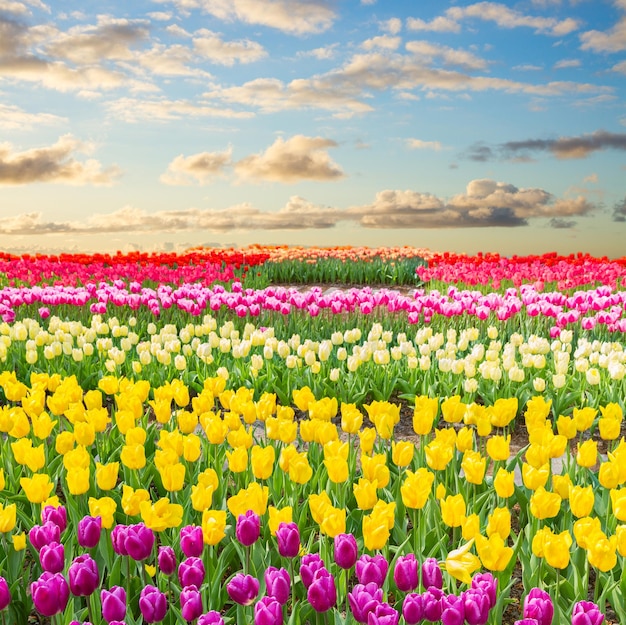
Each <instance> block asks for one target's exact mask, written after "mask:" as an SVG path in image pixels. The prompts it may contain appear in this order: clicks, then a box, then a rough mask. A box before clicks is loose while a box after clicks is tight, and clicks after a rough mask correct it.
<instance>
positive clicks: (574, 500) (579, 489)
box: [569, 486, 594, 518]
mask: <svg viewBox="0 0 626 625" xmlns="http://www.w3.org/2000/svg"><path fill="white" fill-rule="evenodd" d="M593 504H594V494H593V487H592V486H586V487H583V486H573V487H572V488H571V489H570V491H569V507H570V510H571V511H572V514H573V515H574V516H575V517H578V518H581V517H586V516H589V515H590V514H591V511H592V510H593Z"/></svg>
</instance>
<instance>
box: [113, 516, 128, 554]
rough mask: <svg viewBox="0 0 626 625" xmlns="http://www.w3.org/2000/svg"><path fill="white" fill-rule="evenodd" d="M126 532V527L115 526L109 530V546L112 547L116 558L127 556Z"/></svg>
mask: <svg viewBox="0 0 626 625" xmlns="http://www.w3.org/2000/svg"><path fill="white" fill-rule="evenodd" d="M127 530H128V526H127V525H122V524H120V525H116V526H115V527H114V528H113V529H112V530H111V544H112V545H113V551H115V553H116V554H117V555H118V556H127V555H128V551H126V545H125V538H126V532H127Z"/></svg>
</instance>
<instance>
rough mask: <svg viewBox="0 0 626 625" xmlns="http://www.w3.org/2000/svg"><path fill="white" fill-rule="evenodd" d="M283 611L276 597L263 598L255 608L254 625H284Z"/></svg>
mask: <svg viewBox="0 0 626 625" xmlns="http://www.w3.org/2000/svg"><path fill="white" fill-rule="evenodd" d="M282 623H283V610H282V607H281V604H280V603H279V602H278V601H276V599H274V597H262V598H261V599H259V601H258V602H257V603H256V605H255V606H254V625H282Z"/></svg>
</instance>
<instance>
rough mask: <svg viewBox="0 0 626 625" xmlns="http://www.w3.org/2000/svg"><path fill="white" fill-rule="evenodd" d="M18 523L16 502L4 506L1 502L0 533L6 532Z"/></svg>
mask: <svg viewBox="0 0 626 625" xmlns="http://www.w3.org/2000/svg"><path fill="white" fill-rule="evenodd" d="M16 523H17V506H16V504H14V503H11V504H9V505H8V506H6V507H3V506H2V504H0V534H6V533H7V532H10V531H12V530H13V528H14V527H15V524H16Z"/></svg>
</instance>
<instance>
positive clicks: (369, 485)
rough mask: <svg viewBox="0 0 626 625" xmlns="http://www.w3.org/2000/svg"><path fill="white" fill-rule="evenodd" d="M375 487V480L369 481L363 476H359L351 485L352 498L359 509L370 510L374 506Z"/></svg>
mask: <svg viewBox="0 0 626 625" xmlns="http://www.w3.org/2000/svg"><path fill="white" fill-rule="evenodd" d="M377 488H378V482H377V481H376V480H374V481H373V482H370V481H369V480H368V479H366V478H364V477H361V478H359V481H358V482H356V483H355V484H353V485H352V491H353V492H354V498H355V499H356V505H357V508H358V509H359V510H371V509H372V508H373V507H374V505H375V504H376V501H377V500H378V494H377V492H376V490H377Z"/></svg>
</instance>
